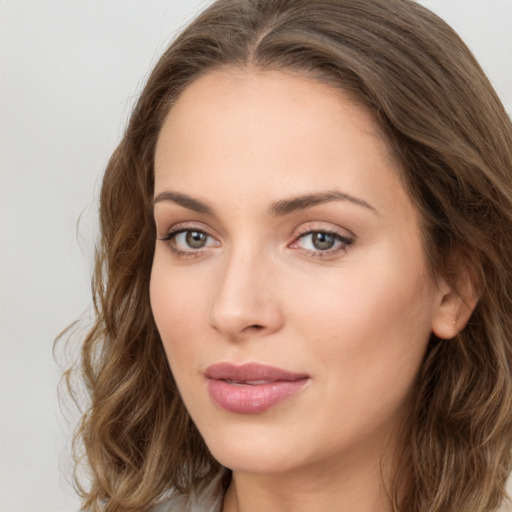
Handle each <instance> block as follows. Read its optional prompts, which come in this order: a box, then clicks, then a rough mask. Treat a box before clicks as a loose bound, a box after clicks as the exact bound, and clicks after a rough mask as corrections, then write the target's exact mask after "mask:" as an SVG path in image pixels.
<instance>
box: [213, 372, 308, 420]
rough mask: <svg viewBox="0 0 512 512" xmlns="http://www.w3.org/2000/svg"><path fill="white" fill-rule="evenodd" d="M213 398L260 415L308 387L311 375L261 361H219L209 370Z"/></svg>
mask: <svg viewBox="0 0 512 512" xmlns="http://www.w3.org/2000/svg"><path fill="white" fill-rule="evenodd" d="M205 377H206V379H207V382H208V392H209V394H210V397H211V399H212V401H213V402H214V403H215V404H216V405H217V406H219V407H221V408H222V409H224V410H226V411H229V412H233V413H238V414H257V413H261V412H264V411H266V410H267V409H269V408H271V407H273V406H274V405H277V404H278V403H280V402H282V401H284V400H286V399H288V398H290V397H291V396H293V395H295V394H296V393H298V392H299V391H301V390H302V388H304V386H305V385H306V384H307V383H308V382H309V381H310V377H309V375H307V374H304V373H295V372H290V371H288V370H284V369H281V368H276V367H273V366H267V365H263V364H259V363H248V364H244V365H241V366H237V365H234V364H231V363H218V364H214V365H212V366H209V367H208V368H207V369H206V371H205Z"/></svg>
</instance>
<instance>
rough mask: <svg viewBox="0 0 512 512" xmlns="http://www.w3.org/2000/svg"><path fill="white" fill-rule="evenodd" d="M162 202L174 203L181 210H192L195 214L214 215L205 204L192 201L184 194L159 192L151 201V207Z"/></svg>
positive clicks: (196, 200) (192, 199)
mask: <svg viewBox="0 0 512 512" xmlns="http://www.w3.org/2000/svg"><path fill="white" fill-rule="evenodd" d="M162 201H171V202H173V203H176V204H178V205H180V206H183V208H187V209H188V210H192V211H194V212H197V213H204V214H205V215H215V213H214V211H213V208H211V207H210V206H208V205H207V204H206V203H203V202H202V201H199V200H198V199H194V198H193V197H190V196H187V195H186V194H180V193H179V192H170V191H166V192H161V193H160V194H158V195H157V196H155V198H154V199H153V206H154V205H155V204H157V203H160V202H162Z"/></svg>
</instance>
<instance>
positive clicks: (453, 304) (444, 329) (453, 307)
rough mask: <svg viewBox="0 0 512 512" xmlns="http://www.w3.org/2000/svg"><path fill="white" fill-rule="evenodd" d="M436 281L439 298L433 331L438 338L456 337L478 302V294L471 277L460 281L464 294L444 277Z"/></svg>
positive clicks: (433, 317)
mask: <svg viewBox="0 0 512 512" xmlns="http://www.w3.org/2000/svg"><path fill="white" fill-rule="evenodd" d="M436 282H437V286H438V290H439V295H438V298H439V300H438V302H437V306H436V310H435V311H434V314H433V316H432V332H433V333H434V334H435V335H436V336H437V337H438V338H441V339H445V340H449V339H452V338H455V336H456V335H457V334H459V332H461V331H462V330H463V329H464V327H465V326H466V324H467V323H468V321H469V319H470V317H471V315H472V313H473V311H474V310H475V308H476V305H477V304H478V296H477V294H476V290H475V288H474V286H473V284H472V283H471V280H470V279H469V277H467V278H465V279H464V282H463V283H460V284H461V285H462V286H461V290H463V293H462V294H461V293H460V292H459V291H457V290H455V289H454V288H453V287H452V286H450V285H449V284H448V283H447V282H446V281H445V280H444V279H442V278H438V279H437V280H436Z"/></svg>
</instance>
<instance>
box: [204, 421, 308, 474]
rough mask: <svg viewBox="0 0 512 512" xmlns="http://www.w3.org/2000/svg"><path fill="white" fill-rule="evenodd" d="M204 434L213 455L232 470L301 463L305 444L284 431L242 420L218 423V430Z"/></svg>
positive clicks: (279, 468)
mask: <svg viewBox="0 0 512 512" xmlns="http://www.w3.org/2000/svg"><path fill="white" fill-rule="evenodd" d="M242 423H244V422H242ZM200 431H201V429H200ZM201 434H202V435H203V438H204V440H205V442H206V445H207V446H208V449H209V450H210V452H211V454H212V455H213V457H214V458H215V459H216V460H217V461H218V462H220V464H222V465H223V466H225V467H227V468H229V469H231V470H232V471H236V472H242V473H279V472H284V471H287V470H290V469H292V468H293V467H295V466H297V465H300V464H301V456H300V453H299V452H300V446H301V444H300V443H299V442H298V441H297V440H296V438H295V437H293V438H291V437H290V436H287V435H286V433H285V432H283V431H281V432H279V431H276V430H274V429H272V428H268V427H265V426H262V425H254V426H252V427H251V426H248V425H243V424H242V425H240V424H238V425H230V426H228V427H220V426H219V425H217V428H215V429H214V430H212V431H209V432H204V431H201ZM287 438H288V439H287ZM302 462H304V461H302Z"/></svg>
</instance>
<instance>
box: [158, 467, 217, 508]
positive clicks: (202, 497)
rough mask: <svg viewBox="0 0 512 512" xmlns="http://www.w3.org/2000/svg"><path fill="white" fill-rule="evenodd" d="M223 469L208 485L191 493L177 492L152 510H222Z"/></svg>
mask: <svg viewBox="0 0 512 512" xmlns="http://www.w3.org/2000/svg"><path fill="white" fill-rule="evenodd" d="M223 474H224V472H223V471H221V472H220V473H219V474H218V475H217V476H216V477H215V478H214V479H213V480H212V481H211V482H210V483H209V484H208V485H206V486H205V487H203V488H200V489H198V491H197V492H194V493H192V494H190V495H187V494H177V495H175V496H172V497H171V498H169V499H167V500H165V501H163V502H162V503H159V504H158V505H156V506H155V507H153V508H152V509H151V512H221V510H222V501H223V498H224V496H223V494H222V491H221V487H220V481H221V479H222V476H223Z"/></svg>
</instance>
